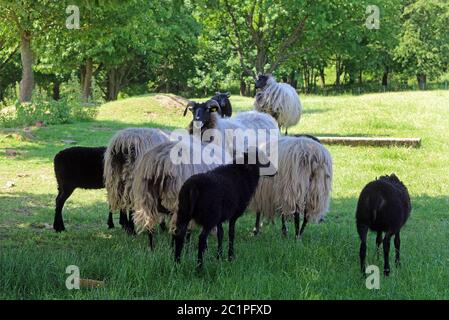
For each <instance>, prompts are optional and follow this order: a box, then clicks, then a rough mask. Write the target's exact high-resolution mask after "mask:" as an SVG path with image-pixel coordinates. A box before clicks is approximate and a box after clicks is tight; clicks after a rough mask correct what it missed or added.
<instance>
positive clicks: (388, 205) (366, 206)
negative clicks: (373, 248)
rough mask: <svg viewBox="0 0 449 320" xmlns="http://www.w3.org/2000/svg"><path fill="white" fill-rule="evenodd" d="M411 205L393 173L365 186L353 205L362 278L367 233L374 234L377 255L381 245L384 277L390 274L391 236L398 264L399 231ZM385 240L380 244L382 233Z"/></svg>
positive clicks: (404, 187) (401, 184)
mask: <svg viewBox="0 0 449 320" xmlns="http://www.w3.org/2000/svg"><path fill="white" fill-rule="evenodd" d="M411 210H412V205H411V203H410V196H409V193H408V190H407V187H406V186H405V185H404V184H403V183H402V182H401V181H400V180H399V178H398V177H397V176H396V175H395V174H394V173H393V174H391V175H390V176H382V177H380V178H379V179H376V180H374V181H371V182H369V183H368V184H367V185H366V186H365V187H364V188H363V190H362V192H361V193H360V196H359V200H358V202H357V210H356V225H357V232H358V234H359V237H360V241H361V243H360V252H359V254H360V268H361V270H362V273H363V274H365V257H366V238H367V234H368V230H372V231H375V232H377V237H376V245H377V252H379V247H380V244H381V243H382V242H383V251H384V275H385V276H388V275H389V274H390V261H389V260H390V259H389V254H390V240H391V237H392V236H393V235H394V246H395V249H396V250H395V251H396V257H395V262H396V265H397V266H399V264H400V246H401V240H400V235H399V234H400V230H401V228H402V226H403V225H404V224H405V223H406V221H407V219H408V217H409V216H410V212H411ZM383 232H385V237H384V238H383V240H382V233H383Z"/></svg>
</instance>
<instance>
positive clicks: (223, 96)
mask: <svg viewBox="0 0 449 320" xmlns="http://www.w3.org/2000/svg"><path fill="white" fill-rule="evenodd" d="M230 96H231V94H230V93H229V92H223V93H222V92H219V91H217V92H215V96H213V97H212V98H211V99H212V100H215V101H217V102H218V104H219V105H220V108H224V107H226V103H227V101H228V100H229V97H230ZM220 114H221V112H220Z"/></svg>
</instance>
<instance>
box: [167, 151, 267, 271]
mask: <svg viewBox="0 0 449 320" xmlns="http://www.w3.org/2000/svg"><path fill="white" fill-rule="evenodd" d="M255 158H256V157H254V160H255ZM248 159H249V158H248V154H247V153H245V154H244V157H243V161H236V163H234V164H228V165H224V166H221V167H218V168H216V169H214V170H211V171H208V172H206V173H202V174H197V175H194V176H192V177H190V178H189V179H187V180H186V182H185V183H184V185H183V186H182V187H181V190H180V192H179V202H178V203H179V204H178V213H177V217H176V231H175V236H174V237H175V261H176V262H180V258H181V252H182V248H183V245H184V238H185V235H186V231H187V226H188V224H189V222H190V220H192V219H193V220H194V221H195V223H196V224H198V225H200V226H201V227H202V231H201V234H200V236H199V245H198V268H199V269H201V268H202V266H203V254H204V251H205V249H206V247H207V237H208V235H209V233H210V232H211V230H212V229H213V228H215V227H217V239H218V252H217V258H220V257H221V256H222V242H223V227H222V223H223V222H225V221H229V248H228V258H229V260H232V259H233V257H234V236H235V223H236V221H237V219H238V218H239V217H240V216H241V215H242V214H243V212H244V211H245V209H246V208H247V206H248V204H249V201H250V199H251V197H252V195H253V194H254V191H255V190H256V187H257V184H258V182H259V177H260V175H261V170H260V168H268V167H270V162H267V163H266V164H263V163H262V162H261V161H259V158H258V159H257V161H253V162H254V164H250V162H251V161H248ZM240 160H242V159H240ZM251 160H252V159H251ZM239 162H242V163H243V164H238V163H239ZM265 175H271V174H265Z"/></svg>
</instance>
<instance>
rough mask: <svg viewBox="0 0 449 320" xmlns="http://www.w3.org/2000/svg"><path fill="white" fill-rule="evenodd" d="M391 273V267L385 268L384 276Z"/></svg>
mask: <svg viewBox="0 0 449 320" xmlns="http://www.w3.org/2000/svg"><path fill="white" fill-rule="evenodd" d="M389 275H390V269H385V270H384V276H386V277H388V276H389Z"/></svg>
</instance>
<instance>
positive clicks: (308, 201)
mask: <svg viewBox="0 0 449 320" xmlns="http://www.w3.org/2000/svg"><path fill="white" fill-rule="evenodd" d="M331 190H332V157H331V155H330V153H329V151H328V150H327V149H326V148H325V147H324V146H323V145H322V144H320V143H319V142H317V141H315V140H313V139H311V138H308V137H304V136H302V137H287V136H283V137H281V138H279V143H278V174H277V175H276V176H275V177H274V178H272V179H267V178H263V179H261V180H260V182H259V186H258V188H257V190H256V193H255V194H254V197H253V199H252V201H251V204H250V208H251V209H253V210H254V211H256V212H257V218H256V226H255V230H254V233H255V234H257V233H258V232H259V219H260V213H262V214H263V215H265V216H268V217H269V218H271V219H273V218H274V215H275V213H276V212H278V213H279V214H280V215H281V217H282V231H283V233H284V235H286V232H287V229H286V226H285V217H290V216H294V218H295V235H296V238H299V237H300V236H301V234H302V233H303V231H304V228H305V226H306V224H307V221H318V220H320V219H321V218H323V217H324V215H325V214H326V212H327V210H328V208H329V202H330V194H331ZM300 215H303V216H304V222H303V225H302V227H301V231H299V218H300Z"/></svg>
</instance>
